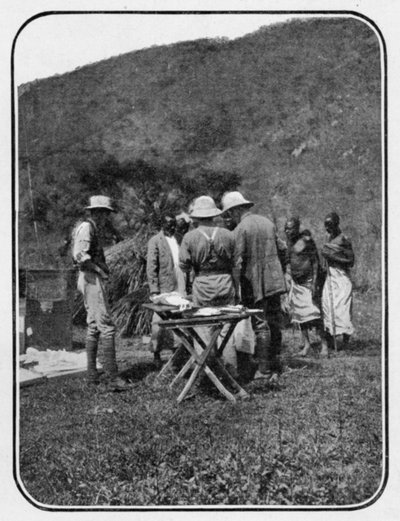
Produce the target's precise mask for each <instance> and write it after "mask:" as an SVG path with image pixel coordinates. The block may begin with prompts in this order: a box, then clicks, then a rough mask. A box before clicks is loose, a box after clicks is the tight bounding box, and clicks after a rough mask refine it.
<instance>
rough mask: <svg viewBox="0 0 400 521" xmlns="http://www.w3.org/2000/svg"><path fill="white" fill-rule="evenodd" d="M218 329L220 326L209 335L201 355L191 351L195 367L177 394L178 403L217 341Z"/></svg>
mask: <svg viewBox="0 0 400 521" xmlns="http://www.w3.org/2000/svg"><path fill="white" fill-rule="evenodd" d="M220 331H221V327H217V328H216V329H215V331H214V332H213V334H212V335H211V339H210V343H209V345H208V346H207V348H206V349H205V350H204V351H203V353H202V354H201V355H198V353H197V352H195V353H193V355H192V356H194V357H195V364H196V367H195V368H194V370H193V372H192V374H191V375H190V378H189V380H188V381H187V383H186V385H185V387H184V388H183V390H182V392H181V394H180V395H179V396H178V398H177V401H178V403H180V402H181V401H182V400H183V399H184V398H185V396H186V395H187V393H188V392H189V390H190V388H191V387H192V385H193V384H194V383H195V381H196V378H197V377H198V375H199V373H200V372H201V371H202V370H203V369H204V366H205V365H206V363H207V358H208V355H209V354H210V352H211V350H212V349H213V348H214V346H215V344H216V343H217V340H218V336H219V333H220ZM193 349H194V348H193ZM196 355H197V356H196Z"/></svg>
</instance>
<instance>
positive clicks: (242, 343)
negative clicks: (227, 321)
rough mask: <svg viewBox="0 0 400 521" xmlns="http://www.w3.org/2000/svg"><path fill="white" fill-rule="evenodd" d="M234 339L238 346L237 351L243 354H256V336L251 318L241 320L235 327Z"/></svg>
mask: <svg viewBox="0 0 400 521" xmlns="http://www.w3.org/2000/svg"><path fill="white" fill-rule="evenodd" d="M233 339H234V342H235V346H236V351H240V352H241V353H248V354H250V355H253V354H254V345H255V335H254V331H253V327H252V325H251V318H250V317H249V318H246V319H244V320H241V321H240V322H239V323H238V325H237V326H236V327H235V330H234V332H233Z"/></svg>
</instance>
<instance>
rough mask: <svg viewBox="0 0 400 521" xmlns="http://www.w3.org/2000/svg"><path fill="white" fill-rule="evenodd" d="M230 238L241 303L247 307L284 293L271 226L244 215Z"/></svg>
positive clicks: (271, 224) (274, 231)
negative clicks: (238, 275)
mask: <svg viewBox="0 0 400 521" xmlns="http://www.w3.org/2000/svg"><path fill="white" fill-rule="evenodd" d="M234 235H235V240H236V249H237V259H236V266H237V268H238V269H239V270H240V278H241V289H242V300H243V301H244V302H245V303H247V304H250V303H251V302H253V303H256V302H258V301H260V300H262V299H263V298H265V297H270V296H272V295H275V294H280V293H285V292H286V285H285V280H284V276H283V271H282V266H281V262H280V260H279V255H278V248H277V235H276V230H275V226H274V224H273V223H272V222H271V221H270V220H269V219H267V218H266V217H263V216H261V215H255V214H251V213H246V214H244V215H243V216H242V219H241V221H240V223H239V224H238V226H237V227H236V228H235V230H234Z"/></svg>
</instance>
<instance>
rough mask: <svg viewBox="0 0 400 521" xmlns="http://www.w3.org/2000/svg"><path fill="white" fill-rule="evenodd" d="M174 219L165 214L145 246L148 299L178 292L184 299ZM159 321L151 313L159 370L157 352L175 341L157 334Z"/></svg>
mask: <svg viewBox="0 0 400 521" xmlns="http://www.w3.org/2000/svg"><path fill="white" fill-rule="evenodd" d="M175 228H176V220H175V217H174V215H172V214H169V213H166V214H164V215H163V216H162V218H161V230H160V232H159V233H157V234H156V235H154V236H153V237H151V239H150V240H149V243H148V247H147V280H148V283H149V289H150V296H153V295H159V294H161V293H171V292H172V291H176V292H178V293H179V294H180V295H182V297H185V296H186V280H185V275H184V273H183V272H182V270H181V269H180V267H179V245H178V242H177V240H176V238H175V236H174V233H175ZM159 321H160V318H159V317H158V316H157V315H156V314H154V315H153V321H152V334H151V349H152V351H153V353H154V363H155V365H156V367H157V368H160V367H161V365H162V363H161V356H160V352H161V350H162V349H163V347H173V345H174V344H175V345H176V344H177V339H176V338H175V337H174V338H172V336H171V333H170V332H169V331H160V328H159V326H158V322H159Z"/></svg>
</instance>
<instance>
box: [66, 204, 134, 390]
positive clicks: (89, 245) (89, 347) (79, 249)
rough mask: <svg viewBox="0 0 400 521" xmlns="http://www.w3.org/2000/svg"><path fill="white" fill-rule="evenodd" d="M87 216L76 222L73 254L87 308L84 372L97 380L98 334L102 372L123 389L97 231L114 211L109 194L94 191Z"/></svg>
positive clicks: (90, 380)
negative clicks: (95, 193) (101, 353)
mask: <svg viewBox="0 0 400 521" xmlns="http://www.w3.org/2000/svg"><path fill="white" fill-rule="evenodd" d="M86 210H89V212H90V217H89V218H87V219H86V220H84V221H83V222H81V223H79V224H78V225H77V226H76V227H75V229H74V232H73V237H72V256H73V259H74V262H75V264H76V265H77V267H78V268H79V277H78V290H79V291H80V292H81V293H82V295H83V300H84V303H85V308H86V312H87V319H86V321H87V326H88V327H87V333H86V353H87V375H88V383H89V384H97V383H98V382H99V375H98V373H97V369H96V360H97V349H98V341H99V337H101V339H102V344H103V354H104V372H105V374H106V378H107V383H108V389H109V390H110V391H123V390H125V389H127V388H129V385H128V384H127V383H126V382H125V381H124V380H123V379H122V378H121V377H119V376H118V369H117V362H116V356H115V325H114V322H113V320H112V317H111V312H110V309H109V306H108V302H107V295H106V290H105V282H106V281H107V279H108V275H109V269H108V266H107V264H106V261H105V257H104V251H103V248H102V246H101V244H100V232H101V230H102V229H104V227H105V226H106V223H107V220H108V219H109V217H110V214H111V212H113V211H114V209H113V207H112V206H111V201H110V198H109V197H106V196H104V195H94V196H92V197H91V198H90V204H89V206H87V207H86Z"/></svg>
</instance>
